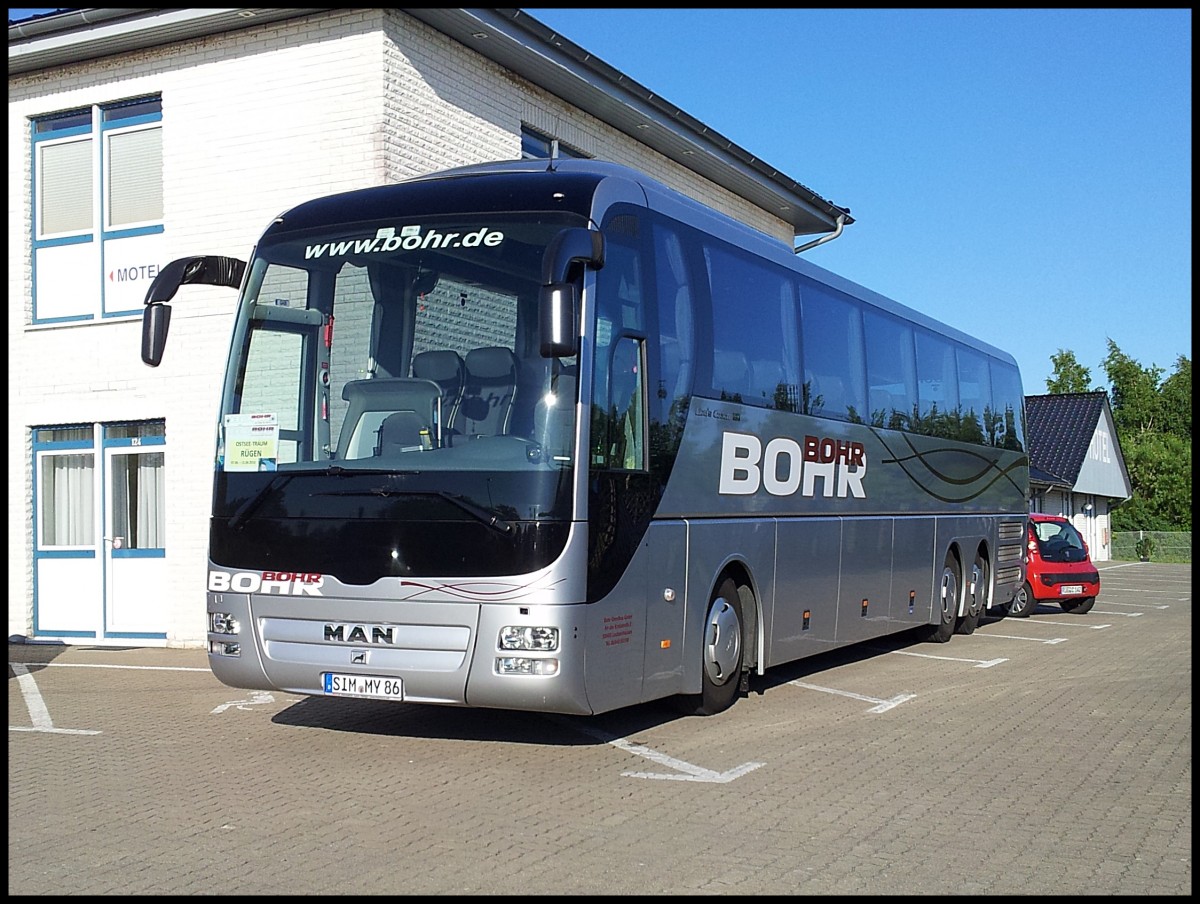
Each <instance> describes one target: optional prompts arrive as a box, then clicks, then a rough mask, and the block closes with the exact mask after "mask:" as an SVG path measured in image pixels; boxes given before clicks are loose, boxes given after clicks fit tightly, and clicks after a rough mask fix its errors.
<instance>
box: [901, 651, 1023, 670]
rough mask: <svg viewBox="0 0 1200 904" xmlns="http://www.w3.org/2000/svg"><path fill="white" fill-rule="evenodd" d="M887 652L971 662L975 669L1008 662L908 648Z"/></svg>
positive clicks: (948, 660) (923, 657)
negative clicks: (943, 654) (936, 653)
mask: <svg viewBox="0 0 1200 904" xmlns="http://www.w3.org/2000/svg"><path fill="white" fill-rule="evenodd" d="M888 652H890V653H895V654H896V655H897V656H917V657H919V658H921V659H941V660H944V661H945V662H973V663H975V668H977V669H990V668H991V667H992V666H994V665H1000V663H1002V662H1008V660H1007V659H967V658H965V657H963V656H935V655H933V654H932V653H913V652H910V651H909V650H889V651H888Z"/></svg>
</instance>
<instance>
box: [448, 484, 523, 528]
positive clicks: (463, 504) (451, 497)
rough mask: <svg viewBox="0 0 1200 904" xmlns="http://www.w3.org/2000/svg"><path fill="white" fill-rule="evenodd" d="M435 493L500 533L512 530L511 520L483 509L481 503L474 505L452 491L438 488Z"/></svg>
mask: <svg viewBox="0 0 1200 904" xmlns="http://www.w3.org/2000/svg"><path fill="white" fill-rule="evenodd" d="M437 495H438V496H440V497H441V498H442V499H445V500H446V501H447V502H449V503H452V504H454V505H457V506H458V507H459V508H460V509H462V510H463V511H464V512H466V513H467V514H468V515H473V516H474V517H476V518H478V519H479V520H480V521H482V522H483V523H484V524H486V525H487V526H488V527H491V528H495V529H496V530H498V531H500V533H502V534H508V533H511V532H512V530H513V526H512V522H511V521H505V520H504V519H503V518H501V517H500V516H499V515H497V514H496V513H495V512H493V511H490V510H489V509H485V508H484V507H483V506H481V505H476V504H475V503H474V502H472V501H471V500H470V499H467V498H466V497H465V496H458V495H456V494H454V493H451V492H448V491H447V490H438V493H437Z"/></svg>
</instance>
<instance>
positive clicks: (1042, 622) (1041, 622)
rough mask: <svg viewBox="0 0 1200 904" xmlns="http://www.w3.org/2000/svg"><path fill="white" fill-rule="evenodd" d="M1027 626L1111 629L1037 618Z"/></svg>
mask: <svg viewBox="0 0 1200 904" xmlns="http://www.w3.org/2000/svg"><path fill="white" fill-rule="evenodd" d="M1106 614H1107V613H1106ZM1115 614H1116V615H1123V614H1124V613H1122V612H1117V613H1115ZM1137 614H1138V615H1141V614H1142V613H1140V612H1138V613H1137ZM1029 624H1031V625H1057V626H1058V627H1060V628H1087V629H1088V630H1089V631H1099V630H1101V629H1103V628H1111V627H1112V625H1106V624H1103V623H1101V624H1098V625H1085V624H1081V623H1080V622H1068V621H1049V620H1048V619H1044V618H1039V619H1038V620H1037V621H1034V620H1032V619H1030V621H1029Z"/></svg>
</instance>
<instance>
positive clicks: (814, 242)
mask: <svg viewBox="0 0 1200 904" xmlns="http://www.w3.org/2000/svg"><path fill="white" fill-rule="evenodd" d="M845 225H846V215H845V214H844V213H839V214H838V218H837V229H835V230H833V232H831V233H829V234H828V235H823V236H821V237H820V238H819V239H813V240H812V241H811V242H809V243H808V244H807V245H801V246H800V247H799V248H793V249H792V251H794V252H795V253H796V254H799V253H800V252H801V251H807V250H808V249H809V248H816V247H817V246H818V245H824V244H825V243H826V242H832V241H833V240H834V239H836V238H837V237H838V236H839V235H841V234H842V227H843V226H845Z"/></svg>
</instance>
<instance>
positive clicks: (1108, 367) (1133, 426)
mask: <svg viewBox="0 0 1200 904" xmlns="http://www.w3.org/2000/svg"><path fill="white" fill-rule="evenodd" d="M1103 366H1104V371H1105V373H1106V374H1107V375H1108V379H1109V381H1110V382H1111V384H1112V390H1111V393H1110V395H1111V398H1112V408H1113V421H1114V423H1115V425H1116V428H1117V438H1118V441H1119V442H1120V444H1121V455H1122V457H1123V458H1124V459H1125V467H1126V469H1127V470H1128V472H1129V482H1130V484H1131V485H1132V487H1133V498H1131V499H1130V500H1129V501H1127V502H1126V503H1125V504H1123V505H1121V506H1119V507H1118V508H1117V509H1115V510H1114V512H1113V525H1112V526H1113V529H1114V530H1138V529H1141V530H1191V528H1192V362H1191V360H1190V359H1189V358H1188V357H1187V356H1185V355H1180V356H1179V357H1178V358H1177V359H1176V361H1175V372H1174V373H1172V374H1171V375H1170V376H1169V377H1167V379H1166V380H1162V373H1163V371H1162V368H1160V367H1157V366H1155V365H1151V366H1150V367H1143V366H1142V365H1141V364H1139V363H1138V362H1137V361H1135V360H1134V359H1133V358H1130V357H1129V356H1128V355H1126V354H1125V353H1124V352H1122V351H1121V349H1120V348H1118V346H1117V344H1116V343H1115V342H1113V341H1112V340H1111V339H1109V340H1108V355H1107V357H1105V359H1104V364H1103Z"/></svg>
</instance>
